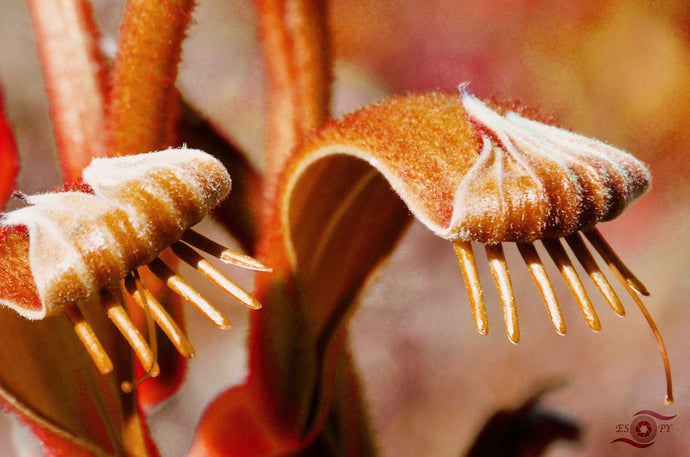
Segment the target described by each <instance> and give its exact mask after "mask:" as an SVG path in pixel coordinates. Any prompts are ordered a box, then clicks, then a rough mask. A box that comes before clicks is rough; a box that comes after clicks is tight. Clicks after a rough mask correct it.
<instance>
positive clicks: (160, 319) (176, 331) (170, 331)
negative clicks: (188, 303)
mask: <svg viewBox="0 0 690 457" xmlns="http://www.w3.org/2000/svg"><path fill="white" fill-rule="evenodd" d="M139 285H141V289H140V288H139ZM125 288H126V289H127V292H128V293H129V294H130V295H131V296H132V297H133V298H134V300H135V301H136V302H137V303H138V304H139V305H141V306H144V300H146V302H145V303H146V304H147V305H148V307H149V309H150V310H151V314H152V316H153V320H154V321H156V323H157V324H158V326H159V327H160V328H161V330H163V332H164V333H165V334H166V335H167V336H168V338H169V339H170V341H171V342H172V344H173V345H174V346H175V348H176V349H177V351H178V352H179V353H180V354H181V355H182V356H183V357H194V348H193V347H192V344H191V343H190V342H189V340H188V339H187V337H186V336H185V334H184V332H182V330H181V329H180V327H179V326H178V325H177V323H176V322H175V320H174V319H173V318H172V316H170V314H168V312H167V311H166V310H165V308H164V307H163V305H161V304H160V302H159V301H158V300H156V298H155V297H154V296H153V294H152V293H151V292H149V290H148V289H146V288H145V287H144V285H143V284H141V281H140V280H139V279H135V278H134V277H132V276H127V277H126V278H125Z"/></svg>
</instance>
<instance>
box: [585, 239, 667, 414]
mask: <svg viewBox="0 0 690 457" xmlns="http://www.w3.org/2000/svg"><path fill="white" fill-rule="evenodd" d="M595 230H596V229H592V230H588V231H587V232H585V235H586V236H587V239H588V240H589V241H590V242H592V244H593V245H594V246H595V247H596V245H595V244H594V243H595V242H593V241H592V238H590V234H591V233H589V232H593V231H595ZM597 236H598V238H599V239H600V240H601V241H604V239H603V237H602V236H601V234H600V233H599V232H598V231H597V233H596V235H594V238H595V239H596V238H597ZM604 243H606V241H604ZM606 246H607V248H608V249H609V250H610V249H611V247H610V246H609V245H608V243H606ZM597 250H598V251H599V249H598V248H597ZM599 254H601V256H602V257H604V259H605V260H606V261H607V262H608V261H609V259H610V258H606V257H605V255H604V253H602V251H599ZM610 254H613V256H614V257H615V259H616V262H610V263H609V267H610V268H611V271H613V274H614V275H615V276H616V278H618V281H619V282H620V283H621V284H623V287H625V290H626V291H627V292H628V294H629V295H630V296H631V297H632V299H633V300H634V301H635V304H637V307H638V308H639V309H640V312H641V313H642V315H643V316H644V318H645V320H646V321H647V324H648V325H649V328H650V329H651V330H652V333H653V334H654V338H655V339H656V344H657V346H659V352H660V353H661V359H662V360H663V362H664V374H665V375H666V404H667V405H670V404H672V403H673V380H672V378H671V364H670V362H669V360H668V352H667V351H666V345H665V344H664V339H663V338H662V336H661V332H660V331H659V328H658V327H657V326H656V323H655V322H654V319H653V318H652V315H651V314H649V311H648V310H647V307H646V306H645V305H644V303H643V302H642V299H641V298H640V297H639V296H638V295H637V293H636V292H639V293H640V294H643V293H642V292H641V291H640V290H638V289H637V287H636V286H635V284H634V282H633V281H632V280H631V277H632V278H633V279H634V280H635V281H637V278H635V276H634V275H632V273H631V272H630V270H628V269H627V268H626V267H625V265H624V264H623V262H621V260H620V258H618V255H617V254H616V253H615V252H613V250H611V251H610ZM610 254H609V253H607V255H610ZM619 265H622V266H623V268H624V270H625V271H621V270H620V269H619V268H618V267H619ZM638 282H639V281H638ZM638 285H642V283H639V284H638ZM642 287H643V288H644V286H642ZM644 290H645V292H647V289H644ZM648 294H649V292H647V294H646V295H648ZM643 295H645V294H643Z"/></svg>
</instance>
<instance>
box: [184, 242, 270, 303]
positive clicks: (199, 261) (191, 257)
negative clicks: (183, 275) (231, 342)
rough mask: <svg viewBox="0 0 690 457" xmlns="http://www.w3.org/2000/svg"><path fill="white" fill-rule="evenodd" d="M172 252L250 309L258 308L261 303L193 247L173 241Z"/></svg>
mask: <svg viewBox="0 0 690 457" xmlns="http://www.w3.org/2000/svg"><path fill="white" fill-rule="evenodd" d="M172 250H173V252H174V253H175V254H176V255H177V256H178V257H179V258H180V259H182V261H184V262H185V263H187V264H188V265H190V266H192V267H194V268H196V269H197V270H198V271H199V272H200V273H201V274H203V275H204V276H206V278H208V279H209V280H210V281H211V282H213V283H214V284H215V285H217V286H218V287H220V288H221V289H223V290H224V291H225V292H227V293H228V294H230V295H232V296H233V297H235V298H236V299H238V300H239V301H241V302H242V303H244V304H245V305H246V306H248V307H249V308H252V309H260V308H261V303H259V302H258V300H256V299H255V298H254V297H252V296H251V295H250V294H249V293H248V292H247V291H245V290H244V289H242V288H241V287H240V286H238V285H237V284H235V283H234V282H233V281H231V280H230V279H229V278H228V277H226V276H225V275H224V274H223V273H221V272H220V271H219V270H218V269H217V268H216V267H214V266H213V264H211V262H209V261H208V260H206V259H204V258H203V257H202V256H200V255H199V254H198V253H197V252H196V251H195V250H194V249H192V248H190V247H189V246H187V245H186V244H184V243H175V244H173V245H172Z"/></svg>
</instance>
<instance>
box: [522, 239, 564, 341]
mask: <svg viewBox="0 0 690 457" xmlns="http://www.w3.org/2000/svg"><path fill="white" fill-rule="evenodd" d="M517 247H518V250H519V251H520V254H521V255H522V258H523V260H524V261H525V264H526V265H527V269H528V270H529V272H530V273H531V275H532V279H534V283H535V284H536V285H537V289H539V293H541V296H542V298H543V299H544V304H546V311H547V312H548V313H549V318H550V319H551V323H552V324H553V328H554V329H556V332H557V333H558V334H559V335H565V332H566V326H565V320H564V319H563V313H562V312H561V308H560V306H559V305H558V298H557V297H556V292H554V290H553V286H552V285H551V281H550V280H549V276H548V274H547V273H546V268H544V264H543V263H542V261H541V258H540V257H539V254H538V253H537V249H536V248H535V247H534V244H532V243H517Z"/></svg>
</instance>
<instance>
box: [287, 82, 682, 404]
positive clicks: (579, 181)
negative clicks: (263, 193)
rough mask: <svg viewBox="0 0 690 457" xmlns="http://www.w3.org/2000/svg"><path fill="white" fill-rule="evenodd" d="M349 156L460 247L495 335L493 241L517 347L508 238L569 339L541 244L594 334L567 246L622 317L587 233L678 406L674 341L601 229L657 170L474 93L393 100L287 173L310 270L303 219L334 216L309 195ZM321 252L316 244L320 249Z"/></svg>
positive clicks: (314, 142) (313, 148) (301, 157)
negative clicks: (666, 337) (640, 318)
mask: <svg viewBox="0 0 690 457" xmlns="http://www.w3.org/2000/svg"><path fill="white" fill-rule="evenodd" d="M343 155H345V156H351V157H355V158H358V159H362V160H364V161H366V162H368V163H369V164H370V165H371V166H373V167H375V168H376V169H378V171H380V172H381V174H382V175H383V176H384V177H385V178H386V180H387V181H388V182H389V184H390V186H391V187H392V188H393V189H394V190H395V192H396V193H397V194H398V195H399V196H400V198H401V199H402V201H403V202H404V203H405V205H406V206H407V208H408V209H409V211H410V212H412V214H413V215H414V216H415V217H416V218H417V219H419V220H420V221H421V222H422V223H424V224H425V225H426V226H427V227H428V228H429V229H430V230H432V231H433V232H434V233H435V234H437V235H438V236H441V237H443V238H446V239H448V240H450V241H451V242H452V243H453V245H454V248H455V251H456V254H457V256H458V259H459V261H460V266H461V269H462V273H463V277H464V280H465V284H466V286H467V290H468V294H469V297H470V304H471V307H472V315H473V319H474V322H475V326H476V327H477V330H478V331H479V332H480V333H482V334H486V333H487V332H488V319H487V315H486V311H485V304H484V298H483V292H482V286H481V284H480V282H479V274H478V271H477V266H476V259H475V255H474V252H473V248H472V243H473V242H478V243H482V244H484V245H485V251H486V255H487V259H488V262H489V266H490V268H491V271H492V274H493V277H494V280H495V283H496V287H497V289H498V292H499V298H500V301H501V306H502V308H503V315H504V320H505V326H506V331H507V335H508V338H509V340H510V341H511V342H513V343H517V342H518V341H519V339H520V330H519V325H518V314H517V307H516V303H515V297H514V292H513V285H512V283H511V279H510V274H509V270H508V266H507V262H506V259H505V256H504V253H503V247H502V243H505V242H515V243H517V246H518V249H519V251H520V253H521V255H522V257H523V258H524V261H525V263H526V265H527V267H528V269H529V271H530V273H531V274H532V277H533V279H534V281H535V283H536V285H537V287H538V289H539V290H540V292H541V295H542V297H543V299H544V302H545V304H546V309H547V312H548V314H549V318H550V320H551V322H552V323H553V325H554V328H555V329H556V331H557V332H558V333H560V334H565V332H566V326H565V322H564V320H563V316H562V313H561V310H560V305H559V301H558V298H557V297H556V294H555V292H554V289H553V287H552V285H551V280H550V279H549V276H548V274H547V270H546V268H545V267H544V264H543V263H542V260H541V258H540V256H539V254H538V252H537V249H536V247H535V244H534V243H535V242H537V241H540V242H541V243H542V244H543V245H544V247H545V249H546V251H547V252H548V255H549V256H550V257H551V258H552V259H553V261H554V263H555V264H556V266H557V268H558V269H559V271H560V273H561V274H562V276H563V278H564V280H565V282H566V283H567V285H568V287H569V289H570V291H571V294H572V295H573V297H574V298H575V301H576V302H577V304H578V307H579V308H580V310H581V311H582V314H583V316H584V318H585V321H586V322H587V324H588V325H589V327H590V328H591V329H592V330H594V331H598V330H599V329H600V328H601V324H600V321H599V318H598V316H597V313H596V311H595V309H594V306H593V304H592V301H591V299H590V298H589V297H588V295H587V293H586V291H585V287H584V285H583V283H582V280H581V279H580V278H579V276H578V274H577V272H576V270H575V268H574V266H573V262H572V261H571V259H570V257H569V255H568V254H567V252H566V250H565V248H564V246H563V243H562V241H561V239H564V240H565V241H566V242H567V244H568V245H569V246H570V248H571V250H572V252H573V253H574V255H575V257H576V259H577V261H578V262H579V263H580V264H581V265H582V266H583V268H584V269H585V271H586V272H587V275H588V276H589V277H590V278H591V280H592V281H593V282H594V284H595V285H596V286H597V287H598V289H599V290H600V291H601V293H602V295H603V296H604V297H605V299H606V300H607V302H608V303H609V304H610V306H611V307H612V308H613V310H614V311H615V312H616V313H617V314H619V315H623V314H624V313H625V311H624V309H623V306H622V304H621V301H620V299H619V298H618V297H617V295H616V293H615V291H614V290H613V288H612V287H611V285H610V284H609V282H608V280H607V279H606V277H605V275H604V274H603V273H602V271H601V269H600V268H599V267H598V265H597V262H596V260H595V259H594V257H593V255H592V254H591V253H590V251H589V248H588V247H587V245H586V244H585V241H584V239H583V236H582V235H584V237H586V238H587V239H588V240H589V243H590V244H591V246H592V247H594V249H595V250H596V251H597V252H598V253H599V255H600V257H601V258H602V259H603V260H604V262H605V263H606V264H607V265H608V266H609V268H610V269H611V270H612V272H613V273H614V274H615V275H616V276H617V278H618V279H619V280H620V282H621V283H622V284H623V286H624V287H625V288H626V289H627V291H628V292H629V293H630V295H631V296H632V298H633V299H634V300H635V302H636V303H637V304H638V306H639V307H640V309H641V310H642V312H643V314H644V315H645V318H646V319H647V321H648V322H649V324H650V326H651V327H652V329H653V331H654V333H655V336H656V337H657V341H658V343H659V346H660V349H661V351H662V355H663V359H664V364H665V367H666V371H667V387H668V401H672V394H671V381H670V370H669V368H668V360H667V357H666V351H665V348H664V345H663V341H662V340H661V337H660V336H659V333H658V330H657V329H656V326H655V325H654V323H653V321H652V320H651V317H650V316H649V313H648V312H647V310H646V309H645V307H644V305H643V304H642V302H641V301H640V298H639V296H638V295H637V293H641V294H643V295H647V294H648V292H647V290H646V288H645V287H644V285H643V284H642V283H641V282H640V281H639V280H638V279H637V278H636V277H635V276H634V275H633V274H632V273H631V272H630V271H629V270H628V269H627V268H626V267H625V265H624V264H623V262H621V261H620V259H619V258H618V256H617V255H616V254H615V253H614V252H613V250H612V249H611V248H610V246H609V245H608V244H607V243H606V241H605V240H604V239H603V237H602V236H601V234H600V233H599V231H598V230H597V229H596V228H595V226H596V224H598V223H599V222H603V221H607V220H610V219H613V218H615V217H616V216H618V215H619V214H620V213H621V212H622V211H623V210H624V208H625V207H626V206H627V205H628V204H630V203H631V202H632V201H633V200H634V199H635V198H637V197H638V196H640V195H641V194H643V193H644V192H645V190H646V189H647V188H648V186H649V182H650V179H651V178H650V174H649V171H648V170H647V168H646V167H645V166H644V165H643V164H642V163H641V162H640V161H638V160H637V159H635V158H634V157H633V156H631V155H630V154H627V153H625V152H623V151H621V150H619V149H617V148H614V147H612V146H609V145H607V144H605V143H603V142H601V141H597V140H594V139H590V138H586V137H583V136H581V135H577V134H574V133H571V132H568V131H566V130H563V129H560V128H557V127H555V126H552V125H548V124H544V123H541V122H538V121H536V120H533V119H532V118H530V117H529V116H526V115H524V113H520V112H516V111H514V110H510V109H507V108H504V107H500V106H493V105H492V106H490V105H487V104H485V103H483V102H482V101H480V100H478V99H477V98H476V97H475V96H474V95H472V94H471V93H470V92H469V91H468V90H467V86H466V85H462V86H461V87H460V96H457V95H447V94H438V93H432V94H425V95H409V96H404V97H397V98H393V99H389V100H386V101H384V102H381V103H378V104H375V105H372V106H369V107H366V108H363V109H360V110H358V111H356V112H354V113H352V114H350V115H348V116H346V117H345V118H343V119H342V120H339V121H334V122H332V123H331V124H329V125H327V126H326V127H325V128H323V129H320V130H319V131H318V132H317V133H316V134H315V135H313V136H312V137H311V138H310V139H308V140H307V141H306V143H305V144H303V145H302V146H301V147H300V149H299V152H298V154H297V156H296V157H295V160H294V161H293V164H292V167H291V168H290V169H289V170H288V173H287V175H286V180H285V192H284V193H283V211H282V214H283V223H284V225H285V226H286V227H287V228H288V230H287V233H286V245H287V246H288V252H289V255H290V257H291V259H292V262H293V263H294V264H296V265H297V268H298V269H302V270H304V268H305V267H306V268H307V270H308V269H309V265H305V263H306V262H309V258H310V257H313V256H314V254H313V253H311V254H310V255H309V256H307V255H304V254H302V253H303V252H304V251H305V248H304V245H305V243H309V242H310V241H309V239H308V237H307V236H305V235H301V234H300V233H299V232H300V231H301V230H304V229H305V228H306V229H307V232H308V230H309V226H308V225H305V224H304V223H303V222H301V221H300V218H299V214H301V212H302V211H305V210H306V209H311V210H313V211H321V210H326V209H322V208H320V207H319V206H318V203H317V202H316V199H317V198H318V195H317V194H318V193H317V192H312V196H311V197H308V196H305V195H304V191H302V190H300V187H304V185H305V183H308V182H309V181H310V180H313V179H318V176H319V175H325V171H324V170H328V171H330V172H331V173H330V176H333V174H334V173H335V172H334V171H333V170H336V169H338V168H336V165H335V163H336V162H337V161H338V160H340V162H345V160H344V159H337V157H341V158H342V157H343ZM350 162H352V159H350ZM360 168H361V167H360ZM339 170H341V171H340V172H341V173H345V177H343V178H338V179H342V180H347V179H348V178H347V176H346V174H347V173H351V174H352V176H353V177H352V179H351V181H352V180H354V179H360V181H359V182H361V183H362V184H361V185H360V184H357V183H355V184H353V183H352V182H351V183H350V186H351V188H355V187H357V188H359V187H362V188H364V187H363V186H366V185H367V184H366V179H365V178H358V177H357V176H358V175H357V173H360V172H359V171H354V170H356V168H354V167H350V168H347V167H345V166H344V165H340V168H339ZM334 179H335V178H334ZM312 185H313V184H312ZM353 195H354V191H353ZM309 198H311V200H310V199H309ZM342 198H343V199H349V198H351V196H350V195H345V196H343V197H342ZM352 198H353V199H354V198H355V197H354V196H353V197H352ZM372 204H373V203H372ZM295 215H297V216H295ZM338 217H341V216H338ZM342 217H344V216H342ZM301 219H304V218H301ZM323 230H326V231H328V230H330V227H329V228H324V229H323ZM319 249H320V247H319V246H316V247H314V248H313V249H312V251H318V250H319ZM636 292H637V293H636Z"/></svg>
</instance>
